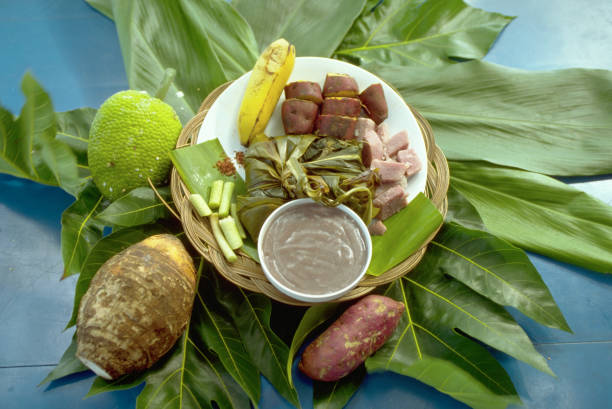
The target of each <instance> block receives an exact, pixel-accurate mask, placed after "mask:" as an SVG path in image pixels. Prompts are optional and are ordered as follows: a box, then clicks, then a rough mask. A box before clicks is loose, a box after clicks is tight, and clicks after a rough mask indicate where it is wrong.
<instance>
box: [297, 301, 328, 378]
mask: <svg viewBox="0 0 612 409" xmlns="http://www.w3.org/2000/svg"><path fill="white" fill-rule="evenodd" d="M337 310H338V304H336V303H323V304H315V305H313V306H312V307H310V308H308V309H307V310H306V312H305V313H304V315H303V316H302V319H301V320H300V324H299V325H298V327H297V329H296V330H295V333H294V334H293V339H292V340H291V346H290V347H289V359H287V377H288V378H289V384H291V385H293V376H292V372H293V371H292V368H293V359H294V358H295V354H296V353H297V351H298V350H299V349H300V347H301V346H302V344H303V343H304V341H305V340H306V338H307V337H308V335H309V334H310V333H311V332H312V331H314V330H315V329H316V328H318V327H319V326H320V325H321V324H323V323H324V322H325V321H327V320H328V319H330V318H331V317H332V316H333V315H334V314H335V312H336V311H337Z"/></svg>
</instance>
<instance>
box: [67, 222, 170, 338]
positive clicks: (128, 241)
mask: <svg viewBox="0 0 612 409" xmlns="http://www.w3.org/2000/svg"><path fill="white" fill-rule="evenodd" d="M165 232H167V230H166V229H165V228H164V227H163V226H161V225H147V226H135V227H130V228H126V229H121V230H118V231H116V232H114V233H111V234H109V235H108V236H106V237H104V238H102V239H101V240H99V241H98V242H97V243H96V244H95V245H94V246H93V248H92V249H91V251H90V252H89V254H88V255H87V258H86V259H85V262H84V263H83V267H82V269H81V274H80V275H79V279H78V281H77V284H76V289H75V293H74V306H73V307H72V316H71V317H70V321H69V322H68V324H67V325H66V328H69V327H71V326H73V325H75V324H76V319H77V315H78V312H79V305H80V304H81V298H83V295H85V293H86V292H87V289H88V288H89V284H90V283H91V279H92V278H93V277H94V276H95V275H96V273H97V272H98V269H100V267H102V264H104V263H105V262H106V261H107V260H108V259H109V258H111V257H112V256H114V255H115V254H117V253H119V252H121V251H123V250H125V249H126V248H128V247H129V246H131V245H132V244H135V243H138V242H139V241H142V240H144V239H146V238H147V237H149V236H152V235H154V234H158V233H165Z"/></svg>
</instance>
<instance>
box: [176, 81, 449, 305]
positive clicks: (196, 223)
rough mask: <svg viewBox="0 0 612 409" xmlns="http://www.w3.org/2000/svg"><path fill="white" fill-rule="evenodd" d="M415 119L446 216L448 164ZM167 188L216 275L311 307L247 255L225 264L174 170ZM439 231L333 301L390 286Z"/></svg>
mask: <svg viewBox="0 0 612 409" xmlns="http://www.w3.org/2000/svg"><path fill="white" fill-rule="evenodd" d="M230 84H231V82H228V83H225V84H223V85H221V86H219V87H218V88H216V89H215V90H214V91H212V92H211V93H210V94H209V95H208V96H207V97H206V99H205V100H204V102H203V103H202V105H201V106H200V109H199V111H198V114H197V115H196V116H194V117H193V118H192V119H191V121H189V123H187V125H186V126H185V127H184V129H183V131H182V132H181V135H180V136H179V139H178V142H177V144H176V147H177V148H180V147H183V146H188V145H194V144H195V143H196V141H197V138H198V133H199V131H200V126H202V122H203V121H204V118H205V117H206V114H207V113H208V110H209V109H210V107H211V106H212V104H213V102H214V101H215V100H216V99H217V98H218V97H219V95H220V94H221V93H222V92H223V91H224V90H225V89H226V88H227V87H228V86H229V85H230ZM410 109H411V110H412V112H413V114H414V116H415V117H416V119H417V122H418V124H419V127H420V128H421V132H422V133H423V137H424V139H425V147H426V149H427V158H428V162H429V163H428V167H427V187H426V189H425V194H426V195H427V197H429V198H430V199H431V201H432V202H433V203H434V204H435V206H436V207H437V208H438V210H439V211H440V212H441V213H442V215H446V210H447V201H446V192H447V190H448V183H449V171H448V163H447V162H446V158H445V157H444V154H443V153H442V151H441V150H440V148H439V147H438V146H437V145H436V143H435V141H434V136H433V132H432V129H431V126H430V125H429V123H428V122H427V120H425V118H423V117H422V116H421V115H420V114H419V113H418V112H417V111H416V110H414V109H413V108H412V107H410ZM170 187H171V191H172V198H173V200H174V205H175V206H176V208H177V210H178V213H179V215H180V218H181V223H182V224H183V228H184V230H185V233H186V235H187V237H188V238H189V241H190V242H191V244H192V245H193V246H194V248H195V249H196V250H197V251H198V252H199V253H200V254H201V255H202V256H203V257H204V258H206V259H207V260H208V261H210V262H211V263H212V264H213V265H214V266H215V267H216V268H217V271H219V273H220V274H221V275H222V276H223V277H225V278H226V279H227V280H228V281H230V282H232V283H234V284H236V285H238V286H240V287H242V288H245V289H247V290H250V291H255V292H259V293H263V294H265V295H267V296H268V297H270V298H272V299H274V300H277V301H280V302H283V303H286V304H292V305H310V304H309V303H305V302H302V301H298V300H295V299H293V298H290V297H288V296H286V295H285V294H283V293H281V292H280V291H278V290H277V289H276V288H275V287H274V286H272V284H270V282H269V281H268V280H267V279H266V276H265V275H264V272H263V271H262V269H261V267H260V266H259V264H258V263H257V262H255V261H254V260H253V259H251V258H249V257H248V256H247V255H246V254H244V253H242V252H238V260H237V261H236V262H235V263H231V264H230V263H228V262H227V261H226V260H225V258H224V257H223V254H222V253H221V250H219V247H218V246H217V243H216V241H215V239H214V237H213V235H212V231H211V229H210V223H209V222H208V220H207V219H205V218H201V217H200V216H199V215H198V214H197V213H196V212H195V210H194V209H193V207H192V206H191V203H190V202H189V200H188V196H189V191H188V189H187V187H186V186H185V184H184V183H183V181H182V180H181V178H180V176H179V174H178V172H177V170H176V169H175V168H173V169H172V175H171V179H170ZM437 232H438V231H437V230H436V231H435V232H434V233H433V234H432V235H431V236H430V237H429V238H428V239H427V241H426V243H425V244H424V245H423V247H421V248H420V249H419V250H417V251H416V252H414V253H413V254H412V255H411V256H410V257H408V258H407V259H406V260H404V261H403V262H401V263H400V264H398V265H397V266H395V267H393V268H391V269H390V270H388V271H386V272H385V273H383V274H381V275H379V276H377V277H374V276H368V275H366V276H365V277H364V278H363V279H362V280H361V281H360V282H359V284H358V286H357V287H355V288H354V289H353V290H351V291H350V292H349V293H347V294H346V295H344V296H343V297H341V298H339V299H337V300H335V301H337V302H340V301H347V300H352V299H354V298H358V297H361V296H363V295H365V294H367V293H369V292H370V291H372V290H373V289H374V288H376V287H377V286H380V285H383V284H387V283H390V282H391V281H393V280H395V279H397V278H399V277H401V276H403V275H404V274H406V273H408V272H409V271H410V270H412V269H413V268H414V267H415V266H416V265H417V264H418V263H419V261H421V259H422V258H423V255H424V254H425V250H426V248H427V244H429V242H430V241H431V240H432V239H433V238H434V236H435V235H436V233H437Z"/></svg>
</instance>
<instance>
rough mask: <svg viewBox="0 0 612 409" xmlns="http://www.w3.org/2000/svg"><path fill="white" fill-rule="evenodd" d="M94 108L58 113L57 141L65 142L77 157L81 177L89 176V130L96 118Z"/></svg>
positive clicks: (56, 114)
mask: <svg viewBox="0 0 612 409" xmlns="http://www.w3.org/2000/svg"><path fill="white" fill-rule="evenodd" d="M96 112H97V110H96V109H94V108H79V109H74V110H72V111H66V112H56V113H55V116H56V118H57V134H56V135H55V139H58V140H60V141H62V142H64V143H65V144H66V145H68V146H69V147H70V149H72V152H73V153H74V154H75V155H76V158H77V165H78V167H79V174H80V175H81V177H83V176H87V175H88V174H89V167H88V166H87V145H88V143H89V128H91V123H92V121H93V119H94V117H95V116H96Z"/></svg>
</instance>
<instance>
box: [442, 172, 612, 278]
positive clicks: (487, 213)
mask: <svg viewBox="0 0 612 409" xmlns="http://www.w3.org/2000/svg"><path fill="white" fill-rule="evenodd" d="M450 166H451V184H452V186H454V187H455V188H456V189H457V190H459V192H461V194H463V195H464V196H465V197H466V198H467V199H468V200H469V201H470V202H471V203H472V204H473V205H474V206H475V207H476V209H477V210H478V213H480V215H481V216H482V219H483V220H484V222H485V224H486V226H487V228H488V229H489V231H490V232H491V233H493V234H494V235H496V236H498V237H500V238H502V239H504V240H507V241H509V242H510V243H512V244H514V245H516V246H519V247H521V248H524V249H526V250H530V251H533V252H536V253H539V254H543V255H545V256H548V257H552V258H555V259H557V260H561V261H564V262H566V263H570V264H575V265H579V266H582V267H585V268H588V269H591V270H595V271H599V272H602V273H610V272H612V207H610V206H608V205H606V204H605V203H603V202H601V201H599V200H597V199H595V198H593V197H591V196H589V195H588V194H586V193H584V192H582V191H580V190H577V189H575V188H572V187H570V186H568V185H566V184H565V183H562V182H559V181H558V180H556V179H553V178H550V177H547V176H544V175H540V174H537V173H530V172H526V171H522V170H516V169H508V168H503V167H499V166H495V165H489V164H485V163H477V162H455V161H452V162H451V163H450Z"/></svg>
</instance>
